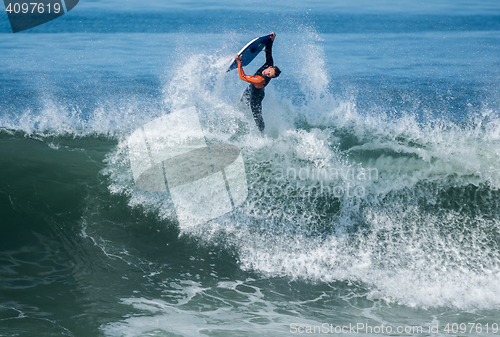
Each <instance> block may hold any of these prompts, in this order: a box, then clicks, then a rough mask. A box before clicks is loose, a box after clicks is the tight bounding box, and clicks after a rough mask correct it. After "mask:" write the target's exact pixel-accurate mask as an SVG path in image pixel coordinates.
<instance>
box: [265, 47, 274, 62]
mask: <svg viewBox="0 0 500 337" xmlns="http://www.w3.org/2000/svg"><path fill="white" fill-rule="evenodd" d="M264 65H268V66H270V67H271V66H273V65H274V61H273V40H270V41H269V42H268V43H267V44H266V63H265V64H264Z"/></svg>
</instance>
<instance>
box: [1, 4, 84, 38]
mask: <svg viewBox="0 0 500 337" xmlns="http://www.w3.org/2000/svg"><path fill="white" fill-rule="evenodd" d="M78 1H79V0H37V1H33V0H31V1H27V0H3V2H4V4H5V10H6V12H7V16H8V17H9V21H10V27H11V28H12V32H13V33H17V32H20V31H23V30H26V29H30V28H33V27H36V26H39V25H41V24H44V23H46V22H49V21H52V20H54V19H57V18H58V17H60V16H63V15H64V14H66V13H67V12H69V11H70V10H72V9H73V8H74V7H75V6H76V5H77V4H78Z"/></svg>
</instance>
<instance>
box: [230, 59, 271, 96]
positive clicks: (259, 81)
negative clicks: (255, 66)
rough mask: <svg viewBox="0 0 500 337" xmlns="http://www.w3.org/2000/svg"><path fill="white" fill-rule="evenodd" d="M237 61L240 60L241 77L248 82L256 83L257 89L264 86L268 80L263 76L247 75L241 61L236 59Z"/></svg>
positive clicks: (239, 72)
mask: <svg viewBox="0 0 500 337" xmlns="http://www.w3.org/2000/svg"><path fill="white" fill-rule="evenodd" d="M236 62H238V75H240V78H241V79H242V80H243V81H245V82H248V83H252V84H253V85H255V87H256V88H257V89H260V88H263V87H264V85H265V84H266V80H265V79H264V77H262V76H258V75H257V76H252V75H246V74H245V72H244V71H243V67H242V66H241V61H240V60H238V59H236Z"/></svg>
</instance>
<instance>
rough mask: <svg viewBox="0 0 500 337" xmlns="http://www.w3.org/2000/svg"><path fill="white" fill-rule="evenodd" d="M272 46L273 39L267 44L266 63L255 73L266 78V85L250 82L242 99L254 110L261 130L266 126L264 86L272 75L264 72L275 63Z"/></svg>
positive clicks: (254, 117)
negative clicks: (260, 85)
mask: <svg viewBox="0 0 500 337" xmlns="http://www.w3.org/2000/svg"><path fill="white" fill-rule="evenodd" d="M272 47H273V41H269V42H268V43H267V44H266V63H265V64H264V65H263V66H262V67H260V68H259V70H257V72H256V73H255V74H254V77H255V76H260V77H262V78H264V80H265V84H264V86H263V87H262V88H256V87H255V85H254V84H250V85H249V86H248V88H246V90H245V92H244V93H243V96H242V97H241V100H242V101H243V102H245V103H246V104H247V105H248V106H249V107H250V109H251V110H252V114H253V119H254V120H255V123H256V124H257V127H258V128H259V130H260V131H264V128H265V125H264V119H263V118H262V100H263V99H264V96H265V92H264V88H265V86H266V85H268V84H269V81H271V77H267V76H264V75H262V72H263V71H264V70H265V69H267V68H269V67H272V66H273V65H274V62H273V55H272Z"/></svg>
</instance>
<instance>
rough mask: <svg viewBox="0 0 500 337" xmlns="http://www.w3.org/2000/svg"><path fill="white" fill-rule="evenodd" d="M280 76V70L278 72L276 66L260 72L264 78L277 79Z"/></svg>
mask: <svg viewBox="0 0 500 337" xmlns="http://www.w3.org/2000/svg"><path fill="white" fill-rule="evenodd" d="M280 74H281V70H280V68H278V67H276V66H272V67H269V68H266V69H264V70H263V71H262V75H264V76H266V77H270V78H275V77H278V76H279V75H280Z"/></svg>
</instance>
